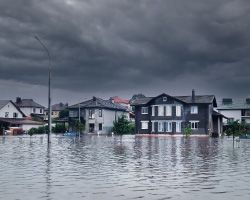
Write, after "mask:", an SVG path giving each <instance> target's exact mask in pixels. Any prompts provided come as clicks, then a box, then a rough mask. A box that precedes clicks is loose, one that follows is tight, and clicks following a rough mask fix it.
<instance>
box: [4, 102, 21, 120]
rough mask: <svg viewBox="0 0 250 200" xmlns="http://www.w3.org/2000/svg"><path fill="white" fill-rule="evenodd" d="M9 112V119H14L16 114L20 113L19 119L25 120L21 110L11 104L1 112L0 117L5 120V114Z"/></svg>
mask: <svg viewBox="0 0 250 200" xmlns="http://www.w3.org/2000/svg"><path fill="white" fill-rule="evenodd" d="M6 112H8V113H9V117H8V118H13V114H14V113H18V116H17V118H23V115H22V113H21V112H19V110H18V109H17V108H16V107H15V106H14V105H13V104H12V103H11V102H9V103H8V104H6V105H5V106H4V107H3V108H2V109H1V110H0V117H3V118H5V113H6Z"/></svg>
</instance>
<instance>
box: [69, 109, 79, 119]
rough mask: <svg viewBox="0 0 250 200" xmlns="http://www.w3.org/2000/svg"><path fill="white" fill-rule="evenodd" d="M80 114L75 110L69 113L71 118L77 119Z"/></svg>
mask: <svg viewBox="0 0 250 200" xmlns="http://www.w3.org/2000/svg"><path fill="white" fill-rule="evenodd" d="M77 115H78V112H76V111H74V110H70V111H69V117H77Z"/></svg>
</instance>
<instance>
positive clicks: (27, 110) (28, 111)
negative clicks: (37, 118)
mask: <svg viewBox="0 0 250 200" xmlns="http://www.w3.org/2000/svg"><path fill="white" fill-rule="evenodd" d="M40 109H42V112H40ZM20 110H21V111H22V112H23V113H24V114H25V115H26V116H30V115H31V114H44V109H43V108H35V112H33V108H31V107H21V108H20Z"/></svg>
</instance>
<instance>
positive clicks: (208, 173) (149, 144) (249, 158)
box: [0, 135, 250, 200]
mask: <svg viewBox="0 0 250 200" xmlns="http://www.w3.org/2000/svg"><path fill="white" fill-rule="evenodd" d="M249 197H250V140H241V141H240V143H239V145H235V146H234V147H233V143H232V139H231V138H223V139H222V138H218V139H213V138H208V137H190V138H184V137H170V136H168V137H164V136H162V137H161V136H159V137H156V136H155V137H149V136H122V137H120V136H116V137H107V136H83V137H81V139H79V138H69V137H68V138H67V137H63V136H53V137H52V143H51V145H50V147H48V146H47V140H46V136H45V135H44V136H33V137H32V138H31V139H30V138H29V136H20V137H14V136H12V137H11V136H9V137H0V199H3V200H18V199H24V200H35V199H41V200H57V199H58V200H69V199H72V200H78V199H89V200H99V199H100V200H123V199H148V200H149V199H150V200H154V199H159V200H164V199H178V200H179V199H180V200H182V199H183V200H189V199H190V200H191V199H205V200H210V199H212V200H215V199H216V200H220V199H225V200H230V199H232V200H235V199H237V200H241V199H242V200H246V199H249Z"/></svg>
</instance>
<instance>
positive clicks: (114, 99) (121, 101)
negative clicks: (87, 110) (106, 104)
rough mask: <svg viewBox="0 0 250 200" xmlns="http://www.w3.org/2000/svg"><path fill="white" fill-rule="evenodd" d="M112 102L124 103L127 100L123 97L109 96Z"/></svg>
mask: <svg viewBox="0 0 250 200" xmlns="http://www.w3.org/2000/svg"><path fill="white" fill-rule="evenodd" d="M110 99H111V100H112V101H113V102H114V103H124V104H129V100H127V99H123V98H121V97H118V96H115V97H111V98H110Z"/></svg>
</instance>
